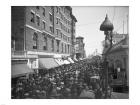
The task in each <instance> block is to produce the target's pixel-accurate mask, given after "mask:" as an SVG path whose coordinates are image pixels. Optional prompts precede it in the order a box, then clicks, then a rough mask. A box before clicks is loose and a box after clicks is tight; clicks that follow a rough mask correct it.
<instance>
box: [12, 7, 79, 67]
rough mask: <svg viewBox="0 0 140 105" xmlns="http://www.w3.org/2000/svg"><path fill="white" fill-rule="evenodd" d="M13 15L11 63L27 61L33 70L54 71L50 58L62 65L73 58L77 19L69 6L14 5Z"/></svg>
mask: <svg viewBox="0 0 140 105" xmlns="http://www.w3.org/2000/svg"><path fill="white" fill-rule="evenodd" d="M11 13H12V17H11V18H12V20H11V21H12V38H11V39H12V41H11V47H12V63H13V62H19V61H22V60H25V61H27V65H28V66H29V67H30V68H31V69H38V68H42V67H41V66H40V65H44V68H51V67H47V66H48V65H49V62H48V60H47V58H51V60H50V59H49V61H52V62H56V61H57V64H58V65H59V64H60V62H61V64H62V58H68V57H69V59H71V57H73V56H74V55H73V54H74V47H73V44H74V40H75V24H76V22H77V20H76V18H75V17H74V15H73V14H72V8H71V7H70V6H27V7H25V6H13V7H11ZM43 62H44V64H42V63H43ZM45 62H48V65H47V64H45ZM14 64H15V63H14ZM57 64H56V65H54V67H55V66H57ZM50 65H52V64H50Z"/></svg>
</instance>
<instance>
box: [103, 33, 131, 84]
mask: <svg viewBox="0 0 140 105" xmlns="http://www.w3.org/2000/svg"><path fill="white" fill-rule="evenodd" d="M119 35H120V36H117V38H116V37H114V38H113V41H114V42H116V43H113V45H112V47H111V49H110V51H109V52H108V54H107V61H108V67H109V72H108V73H109V75H110V76H112V79H113V80H112V85H116V86H117V85H118V86H121V85H124V86H127V87H129V36H128V34H119ZM119 38H120V39H119ZM107 49H108V48H107V47H104V51H103V54H105V53H106V51H107ZM113 83H114V84H113Z"/></svg>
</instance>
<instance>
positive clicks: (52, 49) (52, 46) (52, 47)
mask: <svg viewBox="0 0 140 105" xmlns="http://www.w3.org/2000/svg"><path fill="white" fill-rule="evenodd" d="M52 51H54V40H53V39H52Z"/></svg>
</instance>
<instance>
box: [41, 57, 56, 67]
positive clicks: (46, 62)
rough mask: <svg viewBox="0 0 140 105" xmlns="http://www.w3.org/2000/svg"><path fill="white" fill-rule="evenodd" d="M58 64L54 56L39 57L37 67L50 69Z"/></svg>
mask: <svg viewBox="0 0 140 105" xmlns="http://www.w3.org/2000/svg"><path fill="white" fill-rule="evenodd" d="M57 66H59V65H58V64H57V62H56V61H55V59H54V58H40V59H39V68H40V69H50V68H54V67H57Z"/></svg>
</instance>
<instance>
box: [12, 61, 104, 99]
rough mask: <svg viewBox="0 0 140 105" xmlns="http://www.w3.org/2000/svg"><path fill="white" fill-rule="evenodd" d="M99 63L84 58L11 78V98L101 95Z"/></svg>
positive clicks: (69, 97) (73, 97)
mask: <svg viewBox="0 0 140 105" xmlns="http://www.w3.org/2000/svg"><path fill="white" fill-rule="evenodd" d="M102 75H103V72H102V66H101V64H97V63H96V62H93V61H92V62H87V60H82V61H78V62H75V63H72V64H68V65H62V66H59V67H56V68H52V69H49V70H40V72H39V73H34V74H30V75H29V76H28V77H20V78H18V79H16V81H15V80H14V79H12V99H102V98H104V96H105V92H104V87H105V85H104V78H103V76H102Z"/></svg>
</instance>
